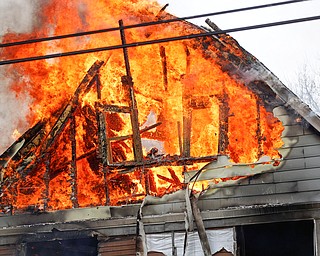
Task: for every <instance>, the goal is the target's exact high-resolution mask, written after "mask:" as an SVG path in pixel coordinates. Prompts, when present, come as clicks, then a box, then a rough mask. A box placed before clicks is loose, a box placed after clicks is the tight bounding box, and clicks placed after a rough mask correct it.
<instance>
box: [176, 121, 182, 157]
mask: <svg viewBox="0 0 320 256" xmlns="http://www.w3.org/2000/svg"><path fill="white" fill-rule="evenodd" d="M177 128H178V140H179V152H180V156H182V155H183V144H182V132H181V122H179V121H178V122H177Z"/></svg>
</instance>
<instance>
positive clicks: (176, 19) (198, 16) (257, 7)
mask: <svg viewBox="0 0 320 256" xmlns="http://www.w3.org/2000/svg"><path fill="white" fill-rule="evenodd" d="M306 1H312V0H290V1H285V2H277V3H271V4H264V5H256V6H250V7H244V8H238V9H233V10H227V11H219V12H213V13H206V14H199V15H194V16H186V17H182V18H173V19H167V20H158V21H152V22H145V23H139V24H133V25H127V26H123V27H122V28H121V29H124V30H125V29H132V28H139V27H146V26H154V25H158V24H164V23H171V22H177V21H184V20H190V19H198V18H203V17H208V16H218V15H223V14H230V13H236V12H243V11H251V10H256V9H262V8H269V7H275V6H280V5H288V4H294V3H300V2H306ZM117 30H120V28H119V27H113V28H106V29H99V30H92V31H85V32H79V33H72V34H65V35H59V36H51V37H43V38H35V39H29V40H23V41H16V42H9V43H3V44H0V48H4V47H10V46H17V45H24V44H32V43H39V42H44V41H51V40H60V39H66V38H71V37H79V36H86V35H93V34H100V33H106V32H111V31H117Z"/></svg>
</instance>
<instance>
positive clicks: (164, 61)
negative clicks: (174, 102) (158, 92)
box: [160, 45, 168, 91]
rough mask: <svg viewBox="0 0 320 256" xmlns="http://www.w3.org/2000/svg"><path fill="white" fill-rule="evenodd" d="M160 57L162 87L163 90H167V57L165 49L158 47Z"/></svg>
mask: <svg viewBox="0 0 320 256" xmlns="http://www.w3.org/2000/svg"><path fill="white" fill-rule="evenodd" d="M160 57H161V63H162V75H163V87H164V90H165V91H167V90H168V67H167V55H166V48H165V47H164V46H162V45H161V46H160Z"/></svg>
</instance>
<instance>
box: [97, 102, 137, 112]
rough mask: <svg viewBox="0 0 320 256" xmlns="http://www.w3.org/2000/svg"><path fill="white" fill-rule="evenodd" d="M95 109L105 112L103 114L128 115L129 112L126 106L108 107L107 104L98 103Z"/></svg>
mask: <svg viewBox="0 0 320 256" xmlns="http://www.w3.org/2000/svg"><path fill="white" fill-rule="evenodd" d="M96 107H98V108H99V109H101V111H105V112H115V113H128V114H130V112H131V109H130V108H129V107H127V106H116V105H108V104H102V103H100V102H97V103H96Z"/></svg>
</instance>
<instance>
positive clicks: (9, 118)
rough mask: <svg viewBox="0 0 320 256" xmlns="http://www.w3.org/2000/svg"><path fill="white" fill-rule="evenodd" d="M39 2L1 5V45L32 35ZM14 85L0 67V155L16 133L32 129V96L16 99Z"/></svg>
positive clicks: (8, 1)
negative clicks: (8, 36) (10, 37)
mask: <svg viewBox="0 0 320 256" xmlns="http://www.w3.org/2000/svg"><path fill="white" fill-rule="evenodd" d="M39 2H41V1H36V0H1V1H0V20H1V22H0V42H1V41H2V38H3V36H4V35H5V34H6V33H28V32H30V31H31V30H32V29H33V27H34V26H35V25H36V19H35V17H36V15H35V12H36V10H37V6H38V5H39ZM0 56H1V48H0ZM11 82H12V81H11V79H10V73H8V72H6V67H5V66H0V88H1V89H0V154H1V153H2V152H3V151H4V150H6V148H8V146H10V144H12V143H13V142H14V140H15V138H14V137H13V132H14V131H15V130H16V129H17V130H18V132H20V133H23V132H24V130H25V129H27V128H28V125H27V121H26V116H27V114H28V111H29V108H28V105H29V104H28V103H29V102H30V98H29V97H28V95H16V93H15V92H13V91H12V90H11V89H10V84H11ZM18 128H19V129H18Z"/></svg>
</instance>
